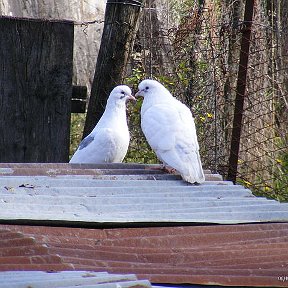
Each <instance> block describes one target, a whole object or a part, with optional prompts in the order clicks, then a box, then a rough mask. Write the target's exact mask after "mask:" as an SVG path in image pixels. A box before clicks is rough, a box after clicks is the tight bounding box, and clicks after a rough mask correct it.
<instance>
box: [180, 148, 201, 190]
mask: <svg viewBox="0 0 288 288" xmlns="http://www.w3.org/2000/svg"><path fill="white" fill-rule="evenodd" d="M195 156H196V157H195V158H196V159H194V161H193V164H192V165H190V167H189V172H188V174H181V176H182V178H183V179H184V180H185V181H187V182H189V183H198V184H201V183H203V182H204V181H205V175H204V171H203V168H202V163H201V159H200V155H199V153H197V154H196V155H195Z"/></svg>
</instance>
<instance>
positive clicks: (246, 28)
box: [227, 0, 254, 183]
mask: <svg viewBox="0 0 288 288" xmlns="http://www.w3.org/2000/svg"><path fill="white" fill-rule="evenodd" d="M253 10H254V0H246V3H245V12H244V22H243V28H242V39H241V51H240V61H239V68H238V80H237V88H236V89H237V90H236V99H235V108H234V119H233V128H232V138H231V147H230V156H229V163H228V165H229V166H228V175H227V180H230V181H233V182H234V183H235V182H236V176H237V169H238V158H239V149H240V138H241V128H242V118H243V107H244V99H245V90H246V78H247V66H248V58H249V48H250V37H251V26H252V19H253Z"/></svg>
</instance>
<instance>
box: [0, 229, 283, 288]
mask: <svg viewBox="0 0 288 288" xmlns="http://www.w3.org/2000/svg"><path fill="white" fill-rule="evenodd" d="M0 231H2V232H0V237H1V239H2V240H3V239H5V241H6V242H5V243H6V244H5V245H4V246H3V244H2V243H0V247H2V248H0V270H1V271H6V270H46V271H47V270H56V271H57V270H58V269H59V270H71V269H76V270H85V271H89V270H91V271H98V272H101V271H102V272H109V273H115V274H117V275H118V274H121V275H122V276H123V275H126V274H128V275H130V274H136V275H137V279H139V280H141V279H146V280H149V281H150V282H152V283H153V284H154V285H156V284H160V285H164V284H170V287H171V285H177V284H191V285H192V284H193V285H194V284H195V285H200V284H203V285H223V286H238V287H244V286H249V287H251V286H254V287H287V271H288V241H287V240H288V223H270V224H264V223H262V224H245V225H243V224H241V225H211V226H182V227H153V228H115V229H83V228H65V227H42V226H34V227H33V226H17V225H1V226H0ZM3 233H4V234H3ZM5 234H6V236H5V237H4V235H5ZM7 234H8V235H10V236H9V237H8V236H7ZM1 235H2V236H1ZM19 239H20V240H21V241H22V244H20V240H19ZM25 239H26V240H25ZM24 240H25V241H24ZM28 240H29V241H28ZM8 243H10V244H8ZM10 246H11V249H12V248H13V249H14V250H10V249H8V247H10ZM28 247H30V250H28ZM5 251H6V252H5ZM48 256H49V257H50V258H49V257H48ZM33 257H34V258H33ZM20 259H21V260H20ZM7 261H9V262H7ZM57 265H58V266H57ZM49 267H50V268H51V269H50V268H49ZM57 267H58V268H57ZM2 275H3V274H2ZM122 276H121V277H122ZM123 277H124V276H123ZM285 277H286V278H285ZM28 278H29V277H28ZM0 279H1V274H0ZM285 279H286V280H285ZM0 283H1V282H0ZM1 287H2V286H1ZM9 287H12V286H9ZM33 287H34V286H33ZM40 287H44V286H40ZM53 287H54V286H53ZM93 287H94V286H93ZM104 287H108V286H104ZM118 287H122V286H118ZM128 287H129V286H128ZM137 287H138V286H137ZM139 287H142V286H139Z"/></svg>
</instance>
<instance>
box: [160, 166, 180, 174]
mask: <svg viewBox="0 0 288 288" xmlns="http://www.w3.org/2000/svg"><path fill="white" fill-rule="evenodd" d="M162 170H163V171H165V172H168V173H169V174H176V173H177V170H176V169H175V168H173V167H171V166H168V165H165V164H163V168H162Z"/></svg>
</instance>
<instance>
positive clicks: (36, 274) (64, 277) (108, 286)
mask: <svg viewBox="0 0 288 288" xmlns="http://www.w3.org/2000/svg"><path fill="white" fill-rule="evenodd" d="M0 281H1V284H0V285H1V288H27V287H31V288H32V287H33V288H57V287H66V288H69V287H71V288H72V287H80V288H89V287H90V288H92V287H93V288H102V287H104V288H121V287H123V288H129V287H131V288H132V287H133V288H135V287H139V288H141V287H142V288H147V287H152V286H151V284H150V282H149V281H147V280H138V279H137V277H136V276H135V275H133V274H131V275H117V274H109V273H106V272H83V271H68V272H66V271H65V272H54V273H51V272H50V273H48V272H41V271H31V272H23V271H12V272H0Z"/></svg>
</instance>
